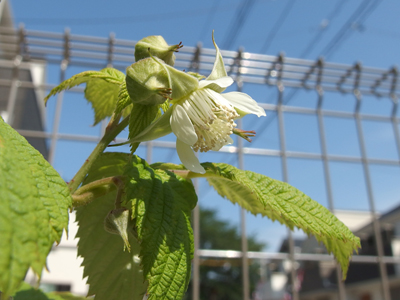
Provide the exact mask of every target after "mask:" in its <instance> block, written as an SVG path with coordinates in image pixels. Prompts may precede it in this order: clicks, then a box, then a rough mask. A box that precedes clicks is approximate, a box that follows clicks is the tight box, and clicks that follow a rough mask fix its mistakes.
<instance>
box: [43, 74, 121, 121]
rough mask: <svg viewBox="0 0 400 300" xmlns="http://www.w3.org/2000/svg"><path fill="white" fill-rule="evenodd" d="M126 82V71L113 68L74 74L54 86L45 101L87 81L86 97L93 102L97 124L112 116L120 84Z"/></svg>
mask: <svg viewBox="0 0 400 300" xmlns="http://www.w3.org/2000/svg"><path fill="white" fill-rule="evenodd" d="M124 82H125V75H124V73H122V72H120V71H118V70H116V69H113V68H105V69H103V70H101V71H86V72H82V73H79V74H77V75H75V76H72V77H71V78H70V79H68V80H65V81H63V82H62V83H61V84H60V85H58V86H57V87H55V88H53V89H52V90H51V91H50V93H49V94H48V95H47V97H46V98H45V99H44V101H45V103H47V100H48V99H49V98H50V97H51V96H53V95H55V94H57V93H60V92H61V91H63V90H67V89H70V88H72V87H74V86H77V85H80V84H82V83H86V89H85V98H86V99H87V100H88V101H89V102H90V103H91V104H92V107H93V110H94V112H95V120H94V125H96V124H97V123H99V122H100V121H101V120H103V119H105V118H106V117H110V116H111V115H112V113H113V112H114V110H115V107H116V104H117V100H118V95H119V89H120V85H121V84H122V83H124Z"/></svg>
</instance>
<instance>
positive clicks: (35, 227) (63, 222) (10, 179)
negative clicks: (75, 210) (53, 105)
mask: <svg viewBox="0 0 400 300" xmlns="http://www.w3.org/2000/svg"><path fill="white" fill-rule="evenodd" d="M71 203H72V199H71V197H70V194H69V190H68V188H67V185H66V183H65V182H64V180H63V179H62V178H61V177H60V175H59V174H58V173H57V172H56V171H55V170H54V169H53V167H52V166H51V165H50V164H49V163H48V162H47V161H46V160H45V159H44V158H43V156H42V155H41V154H40V153H39V152H38V151H37V150H36V149H34V148H33V147H32V146H31V145H30V144H29V143H28V142H27V141H26V140H25V139H24V138H23V137H22V136H20V135H19V134H18V133H17V132H16V131H14V130H13V129H12V128H11V127H10V126H9V125H7V124H6V123H5V122H4V121H3V120H2V119H1V118H0V249H1V251H0V290H1V291H2V292H3V294H5V295H6V296H9V295H12V294H14V293H15V292H16V291H17V288H18V287H19V285H20V283H21V281H22V280H23V279H24V277H25V274H26V272H27V271H28V269H29V267H31V268H32V270H33V271H34V272H35V273H36V274H38V275H39V276H40V274H41V272H42V269H43V267H45V265H46V257H47V255H48V253H49V251H50V249H51V247H52V246H53V243H54V242H57V243H58V242H59V241H60V239H61V235H62V233H63V230H64V228H65V229H67V228H68V208H69V207H70V206H71Z"/></svg>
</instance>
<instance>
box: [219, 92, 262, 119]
mask: <svg viewBox="0 0 400 300" xmlns="http://www.w3.org/2000/svg"><path fill="white" fill-rule="evenodd" d="M221 96H223V97H224V98H225V99H226V100H228V101H229V102H230V103H231V104H232V105H233V106H234V107H236V108H238V109H240V110H241V111H242V112H244V113H246V114H254V115H256V116H257V117H261V116H266V114H265V110H264V109H263V108H262V107H261V106H258V104H257V102H256V101H255V100H254V99H253V98H251V97H250V96H249V95H247V94H245V93H240V92H230V93H225V94H221Z"/></svg>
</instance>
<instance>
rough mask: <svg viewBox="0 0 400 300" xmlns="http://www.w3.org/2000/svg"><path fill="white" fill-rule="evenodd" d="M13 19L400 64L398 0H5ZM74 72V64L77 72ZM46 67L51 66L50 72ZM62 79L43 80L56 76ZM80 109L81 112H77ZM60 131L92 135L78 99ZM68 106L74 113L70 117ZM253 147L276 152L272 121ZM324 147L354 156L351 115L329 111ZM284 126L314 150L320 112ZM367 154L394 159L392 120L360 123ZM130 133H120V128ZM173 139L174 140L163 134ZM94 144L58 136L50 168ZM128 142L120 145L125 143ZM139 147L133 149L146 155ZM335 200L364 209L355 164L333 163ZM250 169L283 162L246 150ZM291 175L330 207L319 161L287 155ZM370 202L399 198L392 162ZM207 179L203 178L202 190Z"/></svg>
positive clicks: (74, 160) (375, 106) (254, 122)
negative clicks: (338, 116)
mask: <svg viewBox="0 0 400 300" xmlns="http://www.w3.org/2000/svg"><path fill="white" fill-rule="evenodd" d="M10 3H11V5H12V9H13V15H14V19H15V24H16V25H17V24H19V23H24V24H25V26H26V28H27V29H30V30H43V31H52V32H63V31H64V29H65V28H66V27H68V28H70V30H71V32H72V33H75V34H81V35H94V36H101V37H106V36H108V35H109V33H110V32H114V33H115V34H116V37H117V38H122V39H132V40H139V39H141V38H142V37H145V36H148V35H155V34H157V35H162V36H163V37H164V38H165V39H166V40H167V42H168V43H170V44H175V43H178V42H180V41H182V42H183V44H184V45H187V46H195V45H196V44H197V43H198V42H199V41H200V42H202V44H203V46H204V47H209V48H211V47H212V42H211V31H212V30H215V36H216V40H217V43H218V45H219V46H220V48H221V49H230V50H237V49H239V47H243V48H244V49H245V51H248V52H255V53H263V54H270V55H276V54H278V53H280V52H284V53H285V54H286V56H287V57H294V58H306V59H313V60H314V59H317V58H318V57H319V56H320V55H324V56H325V59H326V61H330V62H336V63H343V64H354V63H355V62H358V61H360V62H361V63H362V64H363V65H364V66H370V67H377V68H385V69H387V68H390V67H392V66H393V65H396V64H398V61H399V57H400V56H399V53H400V51H399V50H400V30H399V28H400V26H399V25H400V24H399V17H398V16H399V15H400V2H399V1H398V0H385V1H380V0H378V1H377V0H363V1H361V0H329V1H328V0H297V1H295V0H243V1H233V0H214V1H211V0H204V1H187V0H186V1H181V0H177V1H165V0H164V1H159V0H156V1H132V0H130V1H128V0H119V1H103V0H84V1H82V0H79V1H78V0H69V1H62V0H57V1H54V0H37V1H26V0H10ZM75 71H76V70H70V71H69V75H73V73H74V72H75ZM49 74H51V73H49ZM57 80H58V78H49V81H51V82H57ZM245 92H247V93H249V94H250V95H251V96H252V97H253V98H254V99H256V100H257V101H259V102H266V103H276V98H277V97H276V95H277V93H276V91H275V89H274V88H270V87H266V86H263V87H260V86H258V87H256V86H247V87H245ZM325 99H326V100H325V108H329V109H334V110H342V111H352V110H353V109H354V105H355V100H354V97H352V96H351V95H347V96H342V95H338V94H335V93H327V95H326V96H325ZM316 101H317V96H316V94H315V92H305V91H301V92H299V93H298V94H297V95H296V98H295V99H293V100H292V101H291V103H290V105H296V106H303V107H304V106H305V107H315V105H316ZM54 102H55V101H50V102H49V105H48V116H47V119H48V130H50V129H51V123H52V112H53V111H54ZM77 107H79V109H76V108H77ZM63 109H64V112H63V114H64V115H63V116H62V119H61V125H60V131H61V132H68V133H80V134H94V135H95V134H97V133H98V131H99V128H98V127H90V125H91V122H92V120H91V119H90V118H85V115H87V114H90V113H91V108H90V106H89V105H87V104H86V103H85V102H84V100H83V99H82V97H79V96H74V97H71V100H69V101H64V107H63ZM390 109H391V103H390V100H389V99H381V100H377V99H375V98H372V97H365V98H364V99H363V107H362V111H363V112H366V113H378V114H383V115H388V114H389V113H390ZM71 112H74V115H72V116H71V115H70V113H71ZM267 114H268V116H267V118H273V120H272V121H271V125H270V126H269V127H268V128H267V129H266V130H263V131H262V134H261V135H260V136H259V137H257V138H256V139H255V140H254V142H253V143H252V144H251V146H252V147H263V148H268V149H279V136H278V129H277V123H276V118H274V116H273V113H269V112H267ZM264 121H265V120H262V119H257V118H256V117H249V118H247V119H245V120H244V125H245V126H246V129H260V128H263V124H264V123H262V122H264ZM325 122H326V124H325V126H326V130H327V143H328V152H329V153H331V154H337V155H359V154H360V150H359V147H358V142H357V138H356V128H355V125H354V121H353V120H345V121H341V122H340V123H339V122H338V121H337V120H335V119H334V118H326V119H325ZM298 124H301V125H302V126H299V125H298ZM285 126H286V129H287V131H288V135H287V141H286V142H287V148H288V150H293V151H305V152H311V153H319V152H320V146H319V142H318V129H317V119H316V117H315V116H304V115H301V116H300V115H295V114H285ZM363 129H364V131H365V133H366V144H367V152H368V156H369V157H375V158H388V159H399V157H398V155H399V154H398V150H397V149H396V146H395V143H394V140H393V132H392V129H391V127H390V124H389V123H379V122H363ZM125 134H126V133H125ZM165 139H166V140H173V137H166V138H165ZM92 148H93V145H92V144H90V143H78V142H76V143H71V142H65V141H60V142H59V143H58V145H57V157H56V161H55V167H56V168H57V170H58V171H59V172H60V173H61V174H62V175H63V176H64V177H65V178H67V179H68V178H70V177H71V176H72V175H73V174H74V172H75V170H76V168H77V167H78V166H79V164H80V163H81V162H83V160H84V159H85V157H86V156H87V155H88V154H89V153H90V151H91V149H92ZM126 149H127V148H124V150H126ZM145 151H146V149H145V148H140V149H139V150H138V154H139V155H141V156H145V154H146V153H145ZM201 159H202V160H203V161H224V162H230V163H234V162H235V160H234V159H232V157H230V156H227V155H224V154H221V153H210V154H206V155H202V156H201ZM156 160H161V161H162V160H173V161H174V162H178V158H177V155H176V154H175V152H174V151H173V150H168V151H159V150H157V149H155V150H154V152H153V161H156ZM330 166H331V170H332V185H333V189H334V190H333V193H334V200H335V205H336V206H337V207H338V208H340V209H365V210H367V209H368V203H367V196H366V189H365V183H364V179H363V173H362V167H361V165H359V164H346V163H331V165H330ZM245 167H246V169H249V170H252V171H255V172H259V173H262V174H265V175H267V176H270V177H273V178H276V179H282V172H281V165H280V159H279V158H275V157H262V158H260V157H254V156H253V157H252V156H246V159H245ZM288 167H289V182H290V183H291V184H293V185H294V186H296V187H298V188H299V189H301V190H303V191H304V192H306V193H307V194H309V195H310V196H311V197H312V198H313V199H315V200H317V201H318V202H320V203H321V204H323V205H327V196H326V192H325V187H324V180H323V173H322V163H321V162H320V161H304V160H296V159H289V161H288ZM371 176H372V179H373V189H374V196H375V201H376V204H377V208H378V210H379V211H385V210H387V209H389V208H391V207H393V206H394V205H397V204H398V202H399V200H400V187H399V182H400V170H399V168H398V167H390V166H371ZM206 186H207V183H205V182H202V183H201V187H202V190H203V187H204V188H205V187H206ZM205 196H206V197H203V198H202V199H201V205H204V206H207V207H213V208H216V209H218V210H219V215H220V216H221V217H222V218H224V219H228V220H230V221H231V222H233V223H238V220H239V210H238V208H237V207H234V206H232V205H231V204H230V203H227V202H226V201H223V200H219V199H218V200H216V199H217V197H216V196H215V193H214V192H205ZM248 218H249V222H248V226H247V227H248V231H249V233H255V234H256V235H257V236H258V237H259V238H260V239H261V240H263V241H265V242H267V243H268V244H269V245H270V247H269V248H268V249H269V250H272V251H275V250H277V249H276V247H277V245H278V243H279V239H280V237H281V236H280V235H281V234H282V233H284V232H285V229H284V228H282V227H280V226H279V225H277V224H272V223H271V222H270V221H268V220H265V219H261V218H255V217H252V216H249V217H248Z"/></svg>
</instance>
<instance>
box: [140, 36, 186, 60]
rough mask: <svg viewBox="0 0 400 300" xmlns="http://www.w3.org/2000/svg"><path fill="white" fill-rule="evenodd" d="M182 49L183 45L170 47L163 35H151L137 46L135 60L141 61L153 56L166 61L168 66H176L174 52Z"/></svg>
mask: <svg viewBox="0 0 400 300" xmlns="http://www.w3.org/2000/svg"><path fill="white" fill-rule="evenodd" d="M180 48H182V43H179V44H178V45H172V46H169V45H168V44H167V42H166V41H165V40H164V38H163V37H162V36H161V35H151V36H148V37H145V38H144V39H141V40H140V41H139V42H138V43H137V44H136V46H135V60H136V61H139V60H141V59H143V58H147V57H149V56H150V54H149V51H150V53H151V55H153V56H155V57H158V58H160V59H162V60H163V61H165V63H166V64H168V65H170V66H173V65H174V64H175V55H174V52H178V50H179V49H180Z"/></svg>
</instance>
